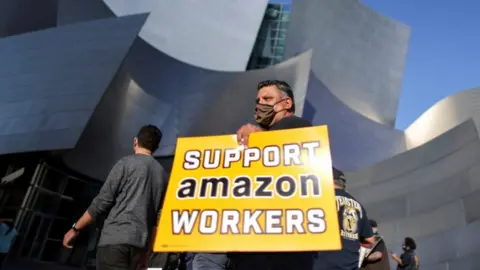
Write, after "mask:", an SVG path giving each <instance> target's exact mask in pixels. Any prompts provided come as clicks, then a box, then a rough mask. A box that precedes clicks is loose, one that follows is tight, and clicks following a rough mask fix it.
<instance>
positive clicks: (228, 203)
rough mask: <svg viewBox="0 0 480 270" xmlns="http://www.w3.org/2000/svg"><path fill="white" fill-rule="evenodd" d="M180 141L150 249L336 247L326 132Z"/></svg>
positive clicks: (319, 129) (294, 131) (302, 130)
mask: <svg viewBox="0 0 480 270" xmlns="http://www.w3.org/2000/svg"><path fill="white" fill-rule="evenodd" d="M249 140H250V142H249V147H248V149H241V148H240V147H238V145H237V141H236V136H235V135H228V136H213V137H195V138H180V139H178V141H177V148H176V152H175V160H174V163H173V170H172V174H171V176H170V181H169V184H168V188H167V192H166V195H165V196H166V197H165V201H164V205H163V209H162V215H161V218H160V224H159V227H158V230H157V234H156V239H155V244H154V251H156V252H167V251H168V252H183V251H205V252H207V251H209V252H216V251H218V252H223V251H252V252H255V251H316V250H338V249H340V248H341V242H340V234H339V226H338V216H337V211H336V203H335V191H334V186H333V180H332V164H331V158H330V147H329V139H328V132H327V127H326V126H321V127H310V128H299V129H290V130H283V131H269V132H259V133H253V134H251V135H250V138H249Z"/></svg>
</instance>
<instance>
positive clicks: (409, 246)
mask: <svg viewBox="0 0 480 270" xmlns="http://www.w3.org/2000/svg"><path fill="white" fill-rule="evenodd" d="M402 248H403V250H415V249H417V244H415V240H413V238H411V237H405V240H404V241H403V246H402Z"/></svg>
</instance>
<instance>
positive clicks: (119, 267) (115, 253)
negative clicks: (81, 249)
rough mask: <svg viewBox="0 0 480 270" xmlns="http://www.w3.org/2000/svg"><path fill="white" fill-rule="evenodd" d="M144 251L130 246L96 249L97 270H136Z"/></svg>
mask: <svg viewBox="0 0 480 270" xmlns="http://www.w3.org/2000/svg"><path fill="white" fill-rule="evenodd" d="M144 253H145V249H142V248H138V247H134V246H130V245H108V246H102V247H98V248H97V270H136V269H137V264H138V262H139V260H140V258H141V256H142V255H143V254H144Z"/></svg>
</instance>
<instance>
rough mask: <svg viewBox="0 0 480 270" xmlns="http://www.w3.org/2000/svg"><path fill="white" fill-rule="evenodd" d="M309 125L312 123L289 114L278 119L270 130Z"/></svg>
mask: <svg viewBox="0 0 480 270" xmlns="http://www.w3.org/2000/svg"><path fill="white" fill-rule="evenodd" d="M311 126H312V124H311V123H310V122H309V121H307V120H305V119H303V118H300V117H298V116H296V115H291V116H288V117H285V118H283V119H282V120H280V121H279V122H278V123H277V124H276V125H274V126H273V127H272V129H271V130H281V129H293V128H303V127H311Z"/></svg>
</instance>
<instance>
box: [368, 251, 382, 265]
mask: <svg viewBox="0 0 480 270" xmlns="http://www.w3.org/2000/svg"><path fill="white" fill-rule="evenodd" d="M381 258H382V252H380V251H375V252H373V253H371V254H370V255H368V258H367V261H369V262H374V261H378V260H380V259H381Z"/></svg>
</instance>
